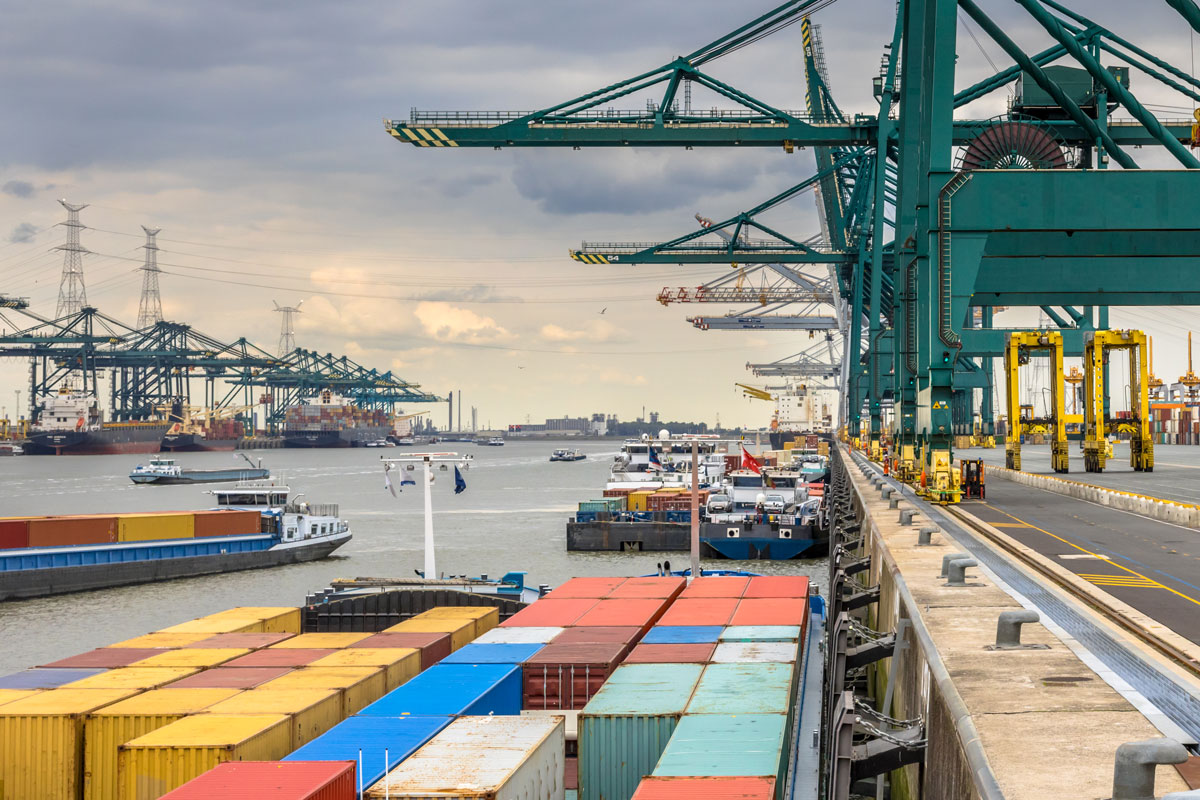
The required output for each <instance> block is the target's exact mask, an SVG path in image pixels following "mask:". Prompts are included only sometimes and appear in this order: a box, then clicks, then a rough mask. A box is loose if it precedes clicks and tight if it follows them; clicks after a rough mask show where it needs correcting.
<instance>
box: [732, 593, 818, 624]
mask: <svg viewBox="0 0 1200 800" xmlns="http://www.w3.org/2000/svg"><path fill="white" fill-rule="evenodd" d="M807 621H808V598H805V599H803V600H796V599H791V598H784V597H763V598H758V599H747V598H742V601H741V602H740V603H738V607H737V611H735V612H733V621H732V622H730V623H729V624H730V625H800V626H803V625H804V624H805V622H807Z"/></svg>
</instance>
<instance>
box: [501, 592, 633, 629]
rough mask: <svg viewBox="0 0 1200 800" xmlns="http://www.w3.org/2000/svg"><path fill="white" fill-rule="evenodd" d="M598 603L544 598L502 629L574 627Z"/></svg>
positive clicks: (505, 621) (523, 610)
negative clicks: (576, 621)
mask: <svg viewBox="0 0 1200 800" xmlns="http://www.w3.org/2000/svg"><path fill="white" fill-rule="evenodd" d="M617 588H620V587H617ZM597 602H598V601H597V600H594V599H592V598H590V597H586V598H578V599H572V598H565V599H563V600H555V599H554V598H553V597H543V598H542V599H541V600H535V601H534V602H533V603H531V604H529V605H528V606H526V607H525V608H523V609H521V610H520V611H518V612H517V613H516V614H513V615H512V616H511V617H509V618H508V619H506V620H504V622H501V623H500V627H502V628H540V627H549V628H565V627H567V626H568V625H574V624H575V620H577V619H579V618H580V617H582V616H583V615H584V614H586V613H587V612H588V610H589V609H591V607H592V606H594V605H596V603H597Z"/></svg>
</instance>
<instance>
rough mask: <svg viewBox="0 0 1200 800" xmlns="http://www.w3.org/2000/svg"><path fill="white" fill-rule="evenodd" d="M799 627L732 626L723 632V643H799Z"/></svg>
mask: <svg viewBox="0 0 1200 800" xmlns="http://www.w3.org/2000/svg"><path fill="white" fill-rule="evenodd" d="M799 640H800V626H799V625H730V626H729V627H728V628H726V629H725V630H724V631H722V632H721V641H722V642H797V641H799Z"/></svg>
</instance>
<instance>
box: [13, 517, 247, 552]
mask: <svg viewBox="0 0 1200 800" xmlns="http://www.w3.org/2000/svg"><path fill="white" fill-rule="evenodd" d="M261 529H262V514H261V513H259V512H258V511H253V510H251V511H242V510H237V509H222V510H219V511H148V512H144V513H136V514H111V515H95V514H77V515H72V516H55V517H11V518H7V519H0V550H21V549H26V548H41V547H64V546H68V545H88V544H115V543H117V542H151V541H171V540H176V539H196V538H208V537H213V536H250V535H255V534H258V533H261Z"/></svg>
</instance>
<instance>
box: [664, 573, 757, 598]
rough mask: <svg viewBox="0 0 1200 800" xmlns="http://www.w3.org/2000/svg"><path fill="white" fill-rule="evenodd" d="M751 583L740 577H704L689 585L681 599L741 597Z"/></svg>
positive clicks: (747, 579)
mask: <svg viewBox="0 0 1200 800" xmlns="http://www.w3.org/2000/svg"><path fill="white" fill-rule="evenodd" d="M749 583H750V579H749V578H747V577H743V576H740V575H702V576H700V577H699V578H696V579H695V580H694V581H692V582H691V583H690V584H688V587H687V588H686V589H684V590H683V593H682V594H680V595H679V599H680V600H686V599H694V598H703V597H741V596H742V594H743V593H744V592H745V591H746V585H747V584H749Z"/></svg>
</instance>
